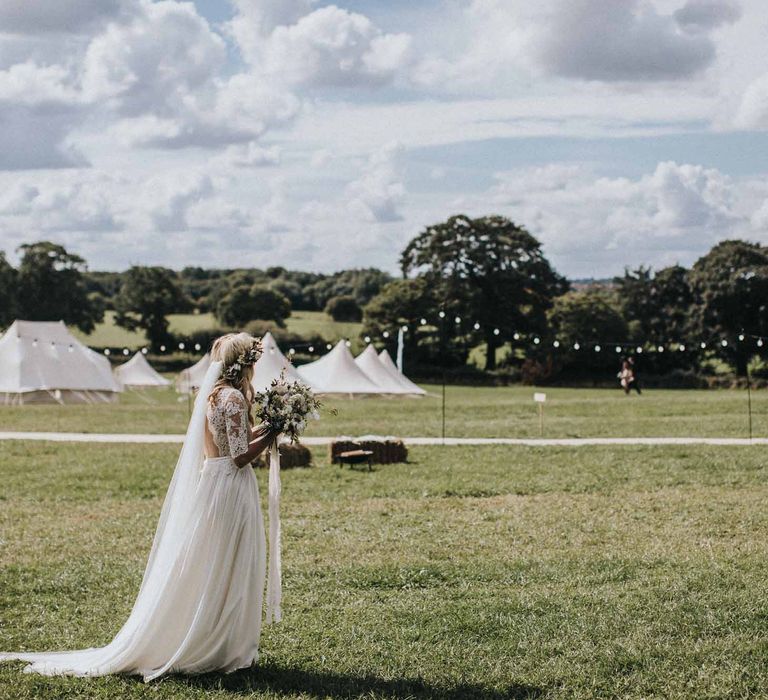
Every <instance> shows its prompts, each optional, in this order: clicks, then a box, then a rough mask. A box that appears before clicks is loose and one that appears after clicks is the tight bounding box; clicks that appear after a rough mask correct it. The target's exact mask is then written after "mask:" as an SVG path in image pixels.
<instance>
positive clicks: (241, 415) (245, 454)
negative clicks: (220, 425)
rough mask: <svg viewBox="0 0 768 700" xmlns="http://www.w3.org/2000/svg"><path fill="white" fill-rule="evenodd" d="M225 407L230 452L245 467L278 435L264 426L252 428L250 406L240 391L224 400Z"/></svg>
mask: <svg viewBox="0 0 768 700" xmlns="http://www.w3.org/2000/svg"><path fill="white" fill-rule="evenodd" d="M223 409H224V415H225V424H226V430H227V440H228V442H229V454H230V455H231V457H232V460H233V461H234V463H235V464H236V465H237V466H238V467H245V466H246V465H248V464H250V463H251V462H253V460H254V459H256V457H258V456H259V455H260V454H261V453H262V452H263V451H264V450H265V449H266V448H267V447H269V445H270V444H271V443H272V442H273V441H274V440H276V439H277V435H276V434H275V433H273V432H272V431H270V430H268V429H267V428H265V427H264V426H258V427H257V428H256V429H255V430H251V427H250V425H249V423H248V406H247V404H246V403H245V399H244V398H243V395H242V394H241V393H240V392H231V393H230V395H229V396H227V398H226V399H225V400H224V406H223ZM257 431H258V432H257Z"/></svg>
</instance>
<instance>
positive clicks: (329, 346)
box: [325, 343, 333, 350]
mask: <svg viewBox="0 0 768 700" xmlns="http://www.w3.org/2000/svg"><path fill="white" fill-rule="evenodd" d="M332 347H333V345H331V344H330V343H328V344H327V345H326V346H325V349H326V350H330V349H331V348H332Z"/></svg>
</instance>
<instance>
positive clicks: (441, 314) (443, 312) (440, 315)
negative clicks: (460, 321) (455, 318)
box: [437, 311, 445, 318]
mask: <svg viewBox="0 0 768 700" xmlns="http://www.w3.org/2000/svg"><path fill="white" fill-rule="evenodd" d="M437 315H438V316H439V317H440V318H445V311H441V312H440V313H439V314H437Z"/></svg>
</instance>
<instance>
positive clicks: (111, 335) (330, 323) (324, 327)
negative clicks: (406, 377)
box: [72, 311, 362, 349]
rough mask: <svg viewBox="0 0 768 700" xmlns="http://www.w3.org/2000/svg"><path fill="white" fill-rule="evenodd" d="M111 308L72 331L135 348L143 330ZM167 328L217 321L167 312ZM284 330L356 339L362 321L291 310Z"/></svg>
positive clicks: (190, 328)
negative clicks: (118, 319)
mask: <svg viewBox="0 0 768 700" xmlns="http://www.w3.org/2000/svg"><path fill="white" fill-rule="evenodd" d="M114 318H115V313H114V311H107V312H106V314H105V316H104V322H103V323H100V324H98V326H96V330H94V332H93V333H91V334H90V335H86V334H85V333H82V332H81V331H78V330H77V329H72V332H73V333H74V334H75V336H76V337H78V338H79V339H80V340H82V341H83V342H84V343H87V344H88V345H93V346H95V347H105V346H109V347H121V346H122V347H127V348H129V349H135V348H139V347H141V346H143V345H144V344H145V343H146V337H145V335H144V333H143V332H142V333H139V332H136V333H132V332H130V331H127V330H125V329H124V328H120V327H119V326H116V325H115V322H114ZM168 320H169V322H170V327H171V331H172V332H174V333H181V334H184V333H192V332H194V331H198V330H203V329H206V328H215V327H216V326H218V325H219V324H218V323H217V321H216V319H215V318H214V317H213V314H211V313H206V314H171V315H170V316H168ZM286 327H287V330H289V331H291V332H293V333H300V334H302V335H310V334H312V333H318V334H320V335H321V336H322V337H323V338H325V339H326V340H328V341H336V340H339V339H341V338H350V339H352V340H353V341H355V342H356V341H357V337H358V335H359V334H360V329H361V328H362V324H360V323H337V322H336V321H334V320H333V319H332V318H330V317H329V316H328V315H327V314H325V313H323V312H322V311H295V312H294V313H293V315H292V316H291V317H290V318H289V319H287V321H286Z"/></svg>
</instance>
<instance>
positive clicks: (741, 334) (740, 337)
mask: <svg viewBox="0 0 768 700" xmlns="http://www.w3.org/2000/svg"><path fill="white" fill-rule="evenodd" d="M739 340H742V341H743V340H744V334H743V333H739Z"/></svg>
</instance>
